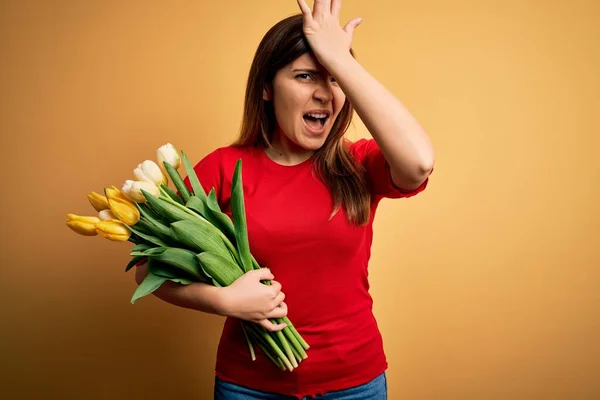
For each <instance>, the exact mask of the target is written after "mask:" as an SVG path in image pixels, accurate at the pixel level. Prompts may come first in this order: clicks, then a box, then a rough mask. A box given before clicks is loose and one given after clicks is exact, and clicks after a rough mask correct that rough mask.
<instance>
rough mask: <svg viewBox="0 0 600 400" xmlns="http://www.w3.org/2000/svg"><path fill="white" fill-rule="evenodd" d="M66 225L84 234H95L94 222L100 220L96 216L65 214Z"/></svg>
mask: <svg viewBox="0 0 600 400" xmlns="http://www.w3.org/2000/svg"><path fill="white" fill-rule="evenodd" d="M67 218H68V219H69V220H68V221H67V226H68V227H69V228H71V229H72V230H73V231H74V232H77V233H79V234H80V235H84V236H96V235H97V234H98V232H96V224H97V223H98V222H100V218H97V217H85V216H80V215H75V214H67Z"/></svg>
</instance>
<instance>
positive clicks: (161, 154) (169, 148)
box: [156, 143, 181, 169]
mask: <svg viewBox="0 0 600 400" xmlns="http://www.w3.org/2000/svg"><path fill="white" fill-rule="evenodd" d="M156 159H157V160H158V166H159V167H160V168H161V169H164V168H165V167H164V164H163V161H166V162H168V163H169V164H171V165H172V166H173V168H175V169H178V168H179V166H180V165H181V158H180V157H179V153H178V152H177V150H176V149H175V147H174V146H173V145H172V144H171V143H167V144H165V145H163V146H160V147H159V148H158V150H156Z"/></svg>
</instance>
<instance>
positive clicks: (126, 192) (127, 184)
mask: <svg viewBox="0 0 600 400" xmlns="http://www.w3.org/2000/svg"><path fill="white" fill-rule="evenodd" d="M133 182H135V181H132V180H131V179H128V180H126V181H125V184H124V185H123V187H122V188H121V193H123V196H125V197H126V198H127V199H128V200H130V201H135V200H134V199H133V197H131V195H130V194H129V193H130V192H131V188H132V187H133Z"/></svg>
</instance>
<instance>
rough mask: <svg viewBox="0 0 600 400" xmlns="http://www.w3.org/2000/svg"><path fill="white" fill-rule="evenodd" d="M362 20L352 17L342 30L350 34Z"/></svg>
mask: <svg viewBox="0 0 600 400" xmlns="http://www.w3.org/2000/svg"><path fill="white" fill-rule="evenodd" d="M362 21H363V20H362V18H354V19H353V20H352V21H350V22H348V23H347V24H346V26H345V27H344V30H345V31H346V32H347V33H349V34H350V35H352V34H353V33H354V29H356V27H357V26H358V25H360V24H361V22H362Z"/></svg>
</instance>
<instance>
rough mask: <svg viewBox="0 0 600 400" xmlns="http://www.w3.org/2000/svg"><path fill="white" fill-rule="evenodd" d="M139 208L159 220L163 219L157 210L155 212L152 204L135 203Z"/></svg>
mask: <svg viewBox="0 0 600 400" xmlns="http://www.w3.org/2000/svg"><path fill="white" fill-rule="evenodd" d="M135 204H136V205H137V206H138V208H139V209H140V214H141V211H144V214H145V215H150V216H151V217H152V218H155V219H158V220H162V219H163V218H162V217H161V216H160V215H159V214H157V213H156V212H154V210H153V209H152V208H151V207H150V205H148V204H146V203H135Z"/></svg>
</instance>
